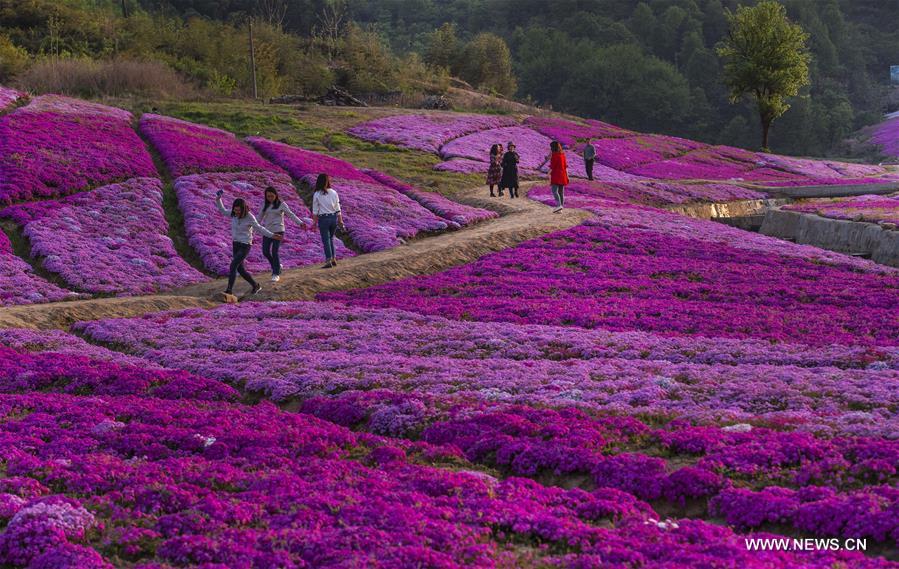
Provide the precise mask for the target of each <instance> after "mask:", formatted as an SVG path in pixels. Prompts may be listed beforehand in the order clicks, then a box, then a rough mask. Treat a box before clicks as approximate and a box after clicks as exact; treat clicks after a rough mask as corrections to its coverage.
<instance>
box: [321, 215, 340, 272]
mask: <svg viewBox="0 0 899 569" xmlns="http://www.w3.org/2000/svg"><path fill="white" fill-rule="evenodd" d="M318 232H319V233H321V236H322V245H324V247H325V260H326V261H327V260H328V259H333V258H334V234H335V233H337V214H330V215H320V216H318Z"/></svg>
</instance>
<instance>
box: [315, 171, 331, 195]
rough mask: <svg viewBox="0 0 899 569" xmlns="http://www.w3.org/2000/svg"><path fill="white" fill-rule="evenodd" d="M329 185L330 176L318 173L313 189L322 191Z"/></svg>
mask: <svg viewBox="0 0 899 569" xmlns="http://www.w3.org/2000/svg"><path fill="white" fill-rule="evenodd" d="M330 187H331V176H329V175H327V174H319V175H318V178H316V179H315V191H316V192H324V191H325V190H327V189H328V188H330Z"/></svg>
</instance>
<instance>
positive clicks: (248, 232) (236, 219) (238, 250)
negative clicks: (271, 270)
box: [215, 190, 282, 294]
mask: <svg viewBox="0 0 899 569" xmlns="http://www.w3.org/2000/svg"><path fill="white" fill-rule="evenodd" d="M224 193H225V192H223V191H222V190H219V191H218V192H216V194H215V205H216V207H217V208H218V210H219V213H221V214H222V215H227V216H229V217H230V218H231V249H232V255H233V256H232V258H231V267H230V269H229V270H228V288H227V290H225V292H226V293H227V294H233V292H232V291H233V290H234V281H235V280H236V279H237V273H240V276H242V277H243V278H244V280H246V281H247V282H248V283H250V285H251V286H252V287H253V292H252V294H257V293H258V292H259V291H260V290H262V286H261V285H260V284H259V283H257V282H256V281H255V279H253V275H251V274H250V273H249V271H247V269H246V267H244V264H243V262H244V261H245V260H246V258H247V255H249V254H250V250H251V249H252V248H253V230H254V229H255V230H256V231H258V232H259V233H261V234H262V235H264V236H265V237H270V238H272V239H275V240H276V241H280V240H281V239H282V237H281V236H280V235H275V234H274V233H272V232H271V231H269V230H268V229H266V228H264V227H262V226H261V225H259V222H258V221H256V218H255V217H253V214H252V213H250V207H249V206H248V205H247V202H246V200H244V199H243V198H237V199H235V200H234V203H233V204H231V211H228V210H227V209H225V206H224V205H223V204H222V194H224Z"/></svg>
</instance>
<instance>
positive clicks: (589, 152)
mask: <svg viewBox="0 0 899 569" xmlns="http://www.w3.org/2000/svg"><path fill="white" fill-rule="evenodd" d="M594 161H596V147H594V146H593V141H591V140H588V141H587V146H585V147H584V169H586V170H587V179H588V180H592V179H593V162H594Z"/></svg>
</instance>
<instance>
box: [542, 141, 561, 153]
mask: <svg viewBox="0 0 899 569" xmlns="http://www.w3.org/2000/svg"><path fill="white" fill-rule="evenodd" d="M544 148H545V147H544ZM549 150H550V152H562V145H561V144H559V141H558V140H553V141H552V142H550V143H549Z"/></svg>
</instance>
